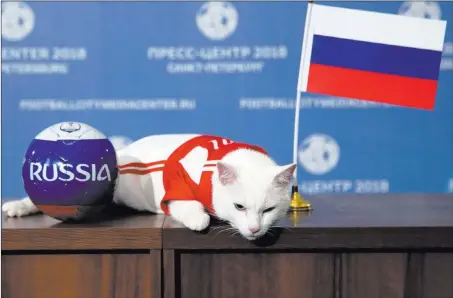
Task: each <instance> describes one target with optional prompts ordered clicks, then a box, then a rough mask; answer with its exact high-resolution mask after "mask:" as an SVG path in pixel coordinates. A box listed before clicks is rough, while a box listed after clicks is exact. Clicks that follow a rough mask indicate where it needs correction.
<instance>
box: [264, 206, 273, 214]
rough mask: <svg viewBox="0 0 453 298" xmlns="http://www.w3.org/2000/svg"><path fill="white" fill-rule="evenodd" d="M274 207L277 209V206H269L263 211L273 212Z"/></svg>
mask: <svg viewBox="0 0 453 298" xmlns="http://www.w3.org/2000/svg"><path fill="white" fill-rule="evenodd" d="M274 209H275V207H269V208H267V209H265V210H264V211H263V213H266V212H271V211H272V210H274Z"/></svg>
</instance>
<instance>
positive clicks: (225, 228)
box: [214, 227, 235, 237]
mask: <svg viewBox="0 0 453 298" xmlns="http://www.w3.org/2000/svg"><path fill="white" fill-rule="evenodd" d="M223 228H224V229H222V230H220V231H219V232H218V233H217V234H215V235H214V237H216V236H218V235H219V234H220V233H222V232H228V231H231V230H235V229H234V228H232V227H223Z"/></svg>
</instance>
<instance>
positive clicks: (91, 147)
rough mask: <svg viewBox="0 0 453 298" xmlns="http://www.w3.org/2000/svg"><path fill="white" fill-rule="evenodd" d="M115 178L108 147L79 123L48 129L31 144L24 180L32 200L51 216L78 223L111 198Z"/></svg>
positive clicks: (113, 157) (102, 138)
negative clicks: (77, 221)
mask: <svg viewBox="0 0 453 298" xmlns="http://www.w3.org/2000/svg"><path fill="white" fill-rule="evenodd" d="M117 177H118V168H117V159H116V153H115V149H114V147H113V145H112V143H111V142H110V141H109V140H108V139H107V138H106V136H105V135H103V134H102V133H101V132H99V131H98V130H96V129H95V128H93V127H91V126H89V125H87V124H84V123H80V122H62V123H58V124H55V125H52V126H50V127H48V128H46V129H45V130H43V131H42V132H41V133H39V134H38V135H37V136H36V137H35V139H34V140H33V141H32V142H31V144H30V146H29V147H28V149H27V152H26V154H25V159H24V164H23V167H22V178H23V181H24V187H25V191H26V192H27V194H28V196H29V197H30V199H31V200H32V202H33V203H34V204H35V205H36V206H37V207H38V208H39V209H40V210H41V211H42V212H43V213H44V214H47V215H49V216H51V217H53V218H56V219H59V220H62V221H66V220H81V219H86V218H88V217H90V216H93V215H95V214H98V213H99V212H101V211H102V210H103V209H104V208H105V207H106V206H107V205H108V204H110V203H111V202H112V200H113V190H114V186H115V182H116V179H117Z"/></svg>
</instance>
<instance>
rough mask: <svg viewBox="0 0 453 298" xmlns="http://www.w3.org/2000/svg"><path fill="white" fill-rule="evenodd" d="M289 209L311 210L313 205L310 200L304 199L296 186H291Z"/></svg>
mask: <svg viewBox="0 0 453 298" xmlns="http://www.w3.org/2000/svg"><path fill="white" fill-rule="evenodd" d="M289 210H290V211H311V210H313V207H312V206H311V204H310V202H308V201H305V200H304V199H303V198H302V196H301V195H300V194H299V191H298V187H297V186H293V189H292V194H291V204H290V208H289Z"/></svg>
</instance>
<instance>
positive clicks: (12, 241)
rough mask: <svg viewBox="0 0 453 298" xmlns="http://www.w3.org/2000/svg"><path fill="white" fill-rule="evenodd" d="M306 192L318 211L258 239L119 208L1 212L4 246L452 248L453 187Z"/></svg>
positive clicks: (285, 222) (288, 218) (293, 216)
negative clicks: (94, 212) (65, 219)
mask: <svg viewBox="0 0 453 298" xmlns="http://www.w3.org/2000/svg"><path fill="white" fill-rule="evenodd" d="M306 198H307V199H308V200H309V201H310V202H311V203H312V205H313V211H312V212H310V213H307V212H297V213H292V212H290V213H288V214H287V216H286V217H285V218H284V219H282V220H281V221H280V222H279V223H278V224H277V225H278V228H274V229H272V230H271V233H269V235H268V236H266V237H263V238H262V239H260V240H259V241H255V242H250V241H248V240H246V239H244V238H242V237H240V236H238V235H235V236H232V235H231V232H228V231H224V228H225V226H223V225H222V223H215V222H213V224H212V225H211V226H210V228H209V229H207V230H206V231H203V232H194V231H190V230H189V229H187V228H185V227H184V226H183V225H181V224H180V223H178V222H176V221H174V220H173V219H172V218H171V217H166V216H164V215H154V214H149V213H138V212H133V211H131V210H127V209H118V208H116V209H115V208H113V209H110V210H109V212H108V214H107V215H106V216H104V218H102V219H100V220H99V221H97V222H92V223H79V224H71V223H61V222H59V221H57V220H55V219H52V218H50V217H48V216H45V215H34V216H29V217H24V218H6V217H5V216H2V249H3V250H56V249H57V250H58V249H60V250H67V249H79V250H80V249H85V250H90V249H152V248H155V249H159V248H162V247H163V248H164V249H184V250H186V249H187V250H193V249H277V250H278V249H307V250H311V249H318V250H319V249H322V250H323V249H426V248H430V249H453V194H432V195H421V194H411V195H408V194H405V195H395V194H386V195H350V194H349V195H319V196H311V197H308V196H307V197H306Z"/></svg>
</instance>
